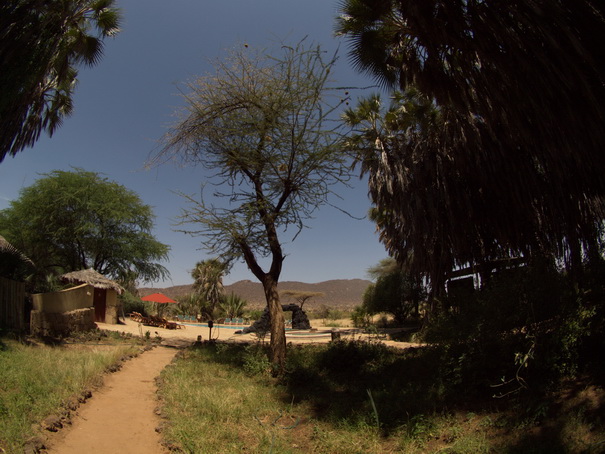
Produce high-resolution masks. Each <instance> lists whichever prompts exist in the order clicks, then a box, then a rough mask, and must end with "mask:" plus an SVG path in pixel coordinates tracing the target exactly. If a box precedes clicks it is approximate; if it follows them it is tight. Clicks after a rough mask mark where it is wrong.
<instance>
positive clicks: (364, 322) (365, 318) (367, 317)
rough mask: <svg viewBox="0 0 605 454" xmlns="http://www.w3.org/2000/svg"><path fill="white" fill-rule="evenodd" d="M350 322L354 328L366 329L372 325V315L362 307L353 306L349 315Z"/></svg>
mask: <svg viewBox="0 0 605 454" xmlns="http://www.w3.org/2000/svg"><path fill="white" fill-rule="evenodd" d="M351 321H352V322H353V326H354V327H355V328H367V327H369V326H370V324H371V323H372V315H371V314H369V313H368V311H367V310H366V308H365V307H364V306H363V305H360V306H355V307H354V308H353V312H352V313H351Z"/></svg>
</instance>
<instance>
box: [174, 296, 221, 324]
mask: <svg viewBox="0 0 605 454" xmlns="http://www.w3.org/2000/svg"><path fill="white" fill-rule="evenodd" d="M178 301H179V304H176V305H175V306H176V307H175V308H174V310H175V311H176V313H178V314H179V315H185V316H195V317H197V316H200V317H201V318H202V319H203V320H214V319H215V318H216V315H217V314H216V311H215V309H214V308H213V307H212V305H211V304H210V303H209V302H208V300H206V299H205V298H204V297H203V296H202V295H200V294H198V293H190V294H189V295H185V296H183V297H180V298H179V299H178Z"/></svg>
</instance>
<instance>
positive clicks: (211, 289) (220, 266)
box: [191, 258, 227, 314]
mask: <svg viewBox="0 0 605 454" xmlns="http://www.w3.org/2000/svg"><path fill="white" fill-rule="evenodd" d="M226 271H227V264H226V263H224V262H222V261H220V260H219V259H217V258H213V259H208V260H203V261H200V262H198V263H196V265H195V268H194V269H193V271H192V272H191V277H193V280H194V282H193V289H194V291H195V293H197V294H198V295H200V296H202V298H203V299H204V300H206V301H207V302H208V303H209V304H210V310H209V312H210V313H211V314H212V313H214V309H215V308H216V306H217V305H218V304H219V303H220V301H221V298H222V296H223V293H224V291H225V289H224V286H223V275H224V274H225V272H226Z"/></svg>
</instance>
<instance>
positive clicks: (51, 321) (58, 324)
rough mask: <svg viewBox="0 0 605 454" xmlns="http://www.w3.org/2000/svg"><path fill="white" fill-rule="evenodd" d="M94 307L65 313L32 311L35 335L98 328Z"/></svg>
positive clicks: (62, 333) (62, 334)
mask: <svg viewBox="0 0 605 454" xmlns="http://www.w3.org/2000/svg"><path fill="white" fill-rule="evenodd" d="M94 320H95V310H94V308H86V309H77V310H75V311H69V312H63V313H46V312H41V311H37V310H33V311H31V318H30V327H31V333H32V334H33V335H34V336H51V337H56V336H68V335H70V334H71V333H74V332H80V331H90V330H93V329H96V327H97V325H95V321H94Z"/></svg>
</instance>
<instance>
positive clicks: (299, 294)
mask: <svg viewBox="0 0 605 454" xmlns="http://www.w3.org/2000/svg"><path fill="white" fill-rule="evenodd" d="M280 294H281V296H285V297H290V298H294V299H295V300H296V302H297V303H298V304H300V309H301V310H302V308H303V306H304V304H305V303H306V302H307V301H309V300H310V299H311V298H321V297H323V296H325V293H324V292H311V291H305V290H283V291H282V292H280Z"/></svg>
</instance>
